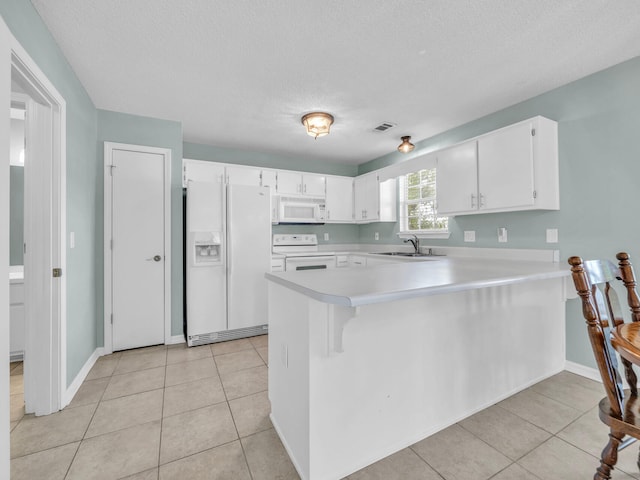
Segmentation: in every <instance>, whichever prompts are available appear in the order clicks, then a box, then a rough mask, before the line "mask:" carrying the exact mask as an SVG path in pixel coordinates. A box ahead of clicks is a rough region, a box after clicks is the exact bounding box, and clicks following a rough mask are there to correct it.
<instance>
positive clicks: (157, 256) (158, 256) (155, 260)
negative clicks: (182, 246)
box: [147, 255, 162, 262]
mask: <svg viewBox="0 0 640 480" xmlns="http://www.w3.org/2000/svg"><path fill="white" fill-rule="evenodd" d="M151 260H153V261H154V262H159V261H160V260H162V257H161V256H160V255H156V256H154V257H153V258H147V262H150V261H151Z"/></svg>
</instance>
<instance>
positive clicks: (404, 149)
mask: <svg viewBox="0 0 640 480" xmlns="http://www.w3.org/2000/svg"><path fill="white" fill-rule="evenodd" d="M400 140H402V143H401V144H400V145H398V151H399V152H401V153H409V152H410V151H412V150H413V149H414V148H416V146H415V145H414V144H413V143H411V142H410V140H411V137H410V136H406V137H400Z"/></svg>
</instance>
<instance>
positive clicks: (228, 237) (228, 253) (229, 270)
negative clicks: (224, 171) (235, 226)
mask: <svg viewBox="0 0 640 480" xmlns="http://www.w3.org/2000/svg"><path fill="white" fill-rule="evenodd" d="M230 189H231V185H228V186H227V219H229V218H233V214H232V207H233V202H232V201H231V195H230ZM226 231H227V232H226V233H227V275H229V276H231V257H232V255H231V243H232V242H231V229H230V228H229V227H227V228H226Z"/></svg>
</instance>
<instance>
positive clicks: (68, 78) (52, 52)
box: [0, 0, 102, 383]
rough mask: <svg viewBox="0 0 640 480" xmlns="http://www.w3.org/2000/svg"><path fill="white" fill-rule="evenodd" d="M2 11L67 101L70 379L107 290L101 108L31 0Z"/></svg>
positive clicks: (3, 4) (10, 3) (89, 344)
mask: <svg viewBox="0 0 640 480" xmlns="http://www.w3.org/2000/svg"><path fill="white" fill-rule="evenodd" d="M0 15H2V18H3V19H4V21H5V23H6V24H7V26H8V27H9V29H10V30H11V32H12V33H13V35H14V36H15V37H16V38H17V39H18V41H19V42H20V44H21V45H22V46H23V47H24V49H25V50H26V51H27V53H28V54H29V55H30V56H31V58H33V60H34V61H35V62H36V63H37V64H38V66H39V67H40V69H41V70H42V71H43V72H44V74H45V75H46V76H47V78H48V79H49V80H50V81H51V83H53V85H54V86H55V87H56V89H57V90H58V91H59V92H60V94H61V95H62V96H63V97H64V99H65V101H66V106H67V109H66V114H67V125H66V126H67V230H68V231H73V232H75V234H76V248H75V249H68V250H67V270H66V272H65V275H66V280H67V382H68V383H70V382H71V381H73V379H74V377H75V376H76V375H77V373H78V372H79V371H80V368H82V366H83V365H84V364H85V362H86V361H87V359H88V358H89V356H90V355H91V354H92V353H93V351H94V350H95V349H96V346H97V342H96V325H97V321H96V313H97V312H96V309H97V306H98V298H100V297H101V295H102V292H100V291H97V288H96V287H97V284H98V281H99V280H100V281H101V277H102V266H101V251H100V250H99V249H98V246H99V245H98V243H97V241H96V240H97V238H98V237H97V226H98V225H100V224H101V223H100V220H99V219H100V218H101V213H100V208H101V206H100V204H99V201H98V200H99V197H98V193H97V191H96V185H97V181H98V171H99V168H98V158H97V152H96V125H97V113H96V109H95V107H94V105H93V103H92V102H91V99H90V98H89V96H88V95H87V92H86V91H85V89H84V87H83V86H82V84H81V83H80V81H79V80H78V78H77V77H76V76H75V74H74V72H73V70H72V69H71V67H70V66H69V64H68V63H67V60H66V59H65V58H64V55H63V54H62V51H61V50H60V49H59V48H58V45H57V44H56V42H55V40H54V39H53V37H52V36H51V34H50V33H49V31H48V30H47V28H46V26H45V25H44V23H43V22H42V20H41V19H40V16H39V15H38V13H37V12H36V11H35V9H34V8H33V5H32V4H31V2H29V1H28V0H2V1H0Z"/></svg>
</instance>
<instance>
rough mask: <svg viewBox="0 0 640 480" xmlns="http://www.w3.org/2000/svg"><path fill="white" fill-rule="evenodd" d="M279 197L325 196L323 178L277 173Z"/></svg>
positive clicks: (284, 171) (299, 173)
mask: <svg viewBox="0 0 640 480" xmlns="http://www.w3.org/2000/svg"><path fill="white" fill-rule="evenodd" d="M278 194H279V195H309V196H313V197H324V196H325V176H324V175H318V174H315V173H301V172H291V171H287V170H280V171H278Z"/></svg>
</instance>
